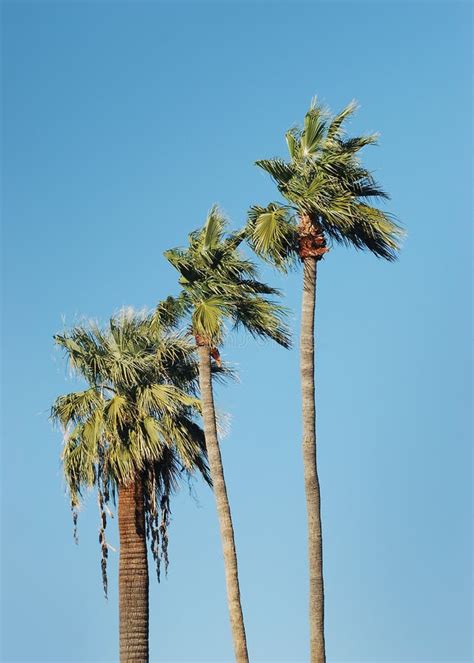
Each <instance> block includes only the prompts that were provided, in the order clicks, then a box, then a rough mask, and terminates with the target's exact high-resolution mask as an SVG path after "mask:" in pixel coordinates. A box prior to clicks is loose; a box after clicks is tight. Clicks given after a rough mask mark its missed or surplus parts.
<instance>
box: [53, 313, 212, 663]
mask: <svg viewBox="0 0 474 663" xmlns="http://www.w3.org/2000/svg"><path fill="white" fill-rule="evenodd" d="M175 323H176V316H175V315H174V313H173V312H172V311H171V310H170V308H169V306H168V304H167V303H166V302H165V303H163V304H161V305H159V306H158V307H157V310H156V312H155V314H154V315H153V316H143V315H134V314H132V313H130V312H128V313H127V312H123V313H122V314H120V315H119V316H116V317H113V318H112V319H111V320H110V323H109V326H108V327H107V328H106V329H105V330H101V329H99V327H98V326H97V325H95V324H86V325H79V326H76V327H74V328H73V329H72V331H70V332H69V333H65V334H61V335H57V336H56V337H55V341H56V343H57V344H58V345H59V346H61V347H62V348H64V349H65V351H66V355H67V357H68V358H69V361H70V365H71V368H72V369H73V371H74V372H75V373H76V374H78V375H79V376H80V377H81V378H82V379H84V380H85V381H86V383H87V388H86V389H84V390H82V391H76V392H73V393H69V394H66V395H63V396H60V397H59V398H58V399H57V400H56V402H55V403H54V405H53V407H52V417H53V419H54V420H56V421H57V422H59V423H60V424H61V426H62V428H63V430H64V440H65V442H64V449H63V454H62V461H63V468H64V475H65V478H66V482H67V486H68V490H69V494H70V499H71V509H72V511H73V521H74V534H75V537H76V541H77V529H76V525H77V512H78V508H79V506H80V503H81V497H82V493H83V491H84V489H88V488H92V487H95V488H96V489H97V491H98V502H99V509H100V522H101V527H100V535H99V542H100V546H101V549H102V562H101V565H102V579H103V585H104V591H105V594H106V595H107V557H108V544H107V541H106V538H105V529H106V525H107V514H108V513H109V514H110V511H109V506H108V505H109V501H110V499H113V501H114V502H115V495H116V493H118V524H119V538H120V562H119V607H120V660H121V662H122V663H128V662H130V661H134V662H135V663H137V662H138V663H145V662H147V661H148V657H149V651H148V649H149V647H148V563H147V546H146V539H147V537H148V539H149V541H150V547H151V551H152V554H153V557H154V560H155V562H156V566H157V574H158V580H159V575H160V562H161V560H163V561H164V564H165V568H167V565H168V553H167V543H168V535H167V526H168V522H169V514H170V505H169V500H170V495H171V493H172V491H173V489H174V488H175V487H176V486H177V484H178V482H179V481H180V479H181V478H182V476H183V473H184V475H185V476H189V475H190V474H191V473H192V472H193V471H194V470H196V469H197V470H199V472H200V473H201V474H202V475H203V477H204V478H205V479H206V481H208V482H210V479H209V475H208V467H207V461H206V452H205V441H204V433H203V431H202V430H201V428H200V427H199V425H198V424H197V423H196V420H195V417H196V414H198V413H199V412H200V405H199V400H198V399H197V397H196V395H195V392H196V387H197V375H198V371H197V364H196V361H195V358H194V351H195V349H194V345H191V343H190V341H189V340H188V339H187V338H185V337H184V336H182V335H181V336H180V335H178V334H176V333H173V332H172V331H171V330H172V327H173V326H174V325H175Z"/></svg>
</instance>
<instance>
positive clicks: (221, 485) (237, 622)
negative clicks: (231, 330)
mask: <svg viewBox="0 0 474 663" xmlns="http://www.w3.org/2000/svg"><path fill="white" fill-rule="evenodd" d="M198 351H199V386H200V389H201V400H202V413H203V420H204V434H205V437H206V448H207V455H208V459H209V468H210V471H211V478H212V483H213V486H214V495H215V498H216V504H217V515H218V518H219V526H220V531H221V540H222V549H223V553H224V566H225V578H226V586H227V600H228V603H229V613H230V624H231V628H232V637H233V640H234V652H235V660H236V661H237V663H248V660H249V657H248V652H247V640H246V636H245V626H244V616H243V613H242V606H241V603H240V588H239V575H238V569H237V552H236V549H235V541H234V528H233V526H232V516H231V513H230V506H229V500H228V497H227V488H226V485H225V478H224V468H223V466H222V458H221V452H220V448H219V441H218V439H217V428H216V413H215V409H214V395H213V390H212V381H211V356H210V348H209V347H208V346H207V345H201V344H198Z"/></svg>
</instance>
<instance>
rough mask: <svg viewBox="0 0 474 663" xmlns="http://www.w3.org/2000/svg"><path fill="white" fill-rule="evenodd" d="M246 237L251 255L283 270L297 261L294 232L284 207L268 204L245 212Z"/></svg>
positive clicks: (292, 223)
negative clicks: (254, 254)
mask: <svg viewBox="0 0 474 663" xmlns="http://www.w3.org/2000/svg"><path fill="white" fill-rule="evenodd" d="M247 236H248V241H249V243H250V246H251V247H252V249H253V250H254V251H255V253H256V254H257V255H258V256H260V257H261V258H263V259H264V260H267V261H269V262H271V263H273V264H274V265H275V266H276V267H277V268H278V269H280V270H282V271H284V272H285V271H287V270H288V269H289V268H291V267H292V266H293V265H294V263H295V262H296V259H297V248H298V231H297V226H296V224H295V223H294V220H293V218H292V216H291V214H290V212H289V210H288V208H287V207H282V206H280V205H278V204H277V203H270V204H269V205H268V206H267V207H259V206H257V205H255V206H253V207H251V208H250V210H249V211H248V222H247Z"/></svg>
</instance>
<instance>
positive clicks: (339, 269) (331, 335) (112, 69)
mask: <svg viewBox="0 0 474 663" xmlns="http://www.w3.org/2000/svg"><path fill="white" fill-rule="evenodd" d="M2 15H3V17H2V25H3V49H4V51H3V97H2V105H3V123H4V124H3V149H4V157H3V193H4V200H3V213H4V214H3V216H4V218H3V223H4V227H3V278H4V281H3V316H4V318H3V326H4V335H3V406H2V410H3V436H2V444H3V449H2V600H3V613H2V652H3V653H2V656H3V659H2V660H3V661H5V662H6V661H12V662H13V661H30V662H39V661H42V662H49V661H51V662H52V661H58V662H65V663H66V662H69V661H115V660H117V657H118V646H117V590H116V580H117V555H114V554H112V555H111V560H110V567H109V568H110V586H111V589H110V599H109V601H108V603H106V602H105V601H104V599H103V598H102V590H101V582H100V564H99V547H98V542H97V528H98V519H97V507H96V503H95V499H94V498H93V497H91V498H90V499H89V501H88V502H87V505H86V507H85V509H84V511H83V513H81V516H80V521H79V527H80V529H79V535H80V545H79V547H75V546H74V544H73V541H72V536H71V524H70V514H69V509H68V502H67V498H66V496H65V493H64V485H63V483H62V479H61V470H60V463H59V454H60V448H61V435H60V433H59V432H57V431H54V430H52V427H51V425H50V423H49V421H48V408H49V406H50V404H51V402H52V401H53V399H54V398H55V397H56V396H57V395H58V394H60V393H62V392H65V391H66V390H72V389H73V388H74V384H75V383H74V382H73V381H72V380H71V379H70V378H69V377H68V374H67V371H66V369H65V366H64V361H63V359H62V356H61V354H60V353H57V352H55V351H54V349H53V344H52V335H53V334H54V333H55V332H56V331H58V330H60V329H62V328H63V318H64V319H65V321H66V324H72V323H73V322H74V321H75V320H77V319H78V317H80V316H81V315H87V316H91V317H95V318H99V319H101V320H105V319H106V318H107V316H108V315H109V314H110V313H111V312H113V311H116V310H117V309H119V308H120V307H121V306H122V305H133V306H135V307H144V306H146V307H150V306H152V305H153V304H154V303H155V302H156V300H157V299H158V298H161V297H163V296H165V295H167V294H168V293H170V292H171V293H172V292H176V281H175V274H174V273H173V271H172V269H171V268H170V267H169V266H168V265H167V264H166V263H165V262H164V259H163V258H162V252H163V250H164V249H166V248H168V247H170V246H175V245H178V244H180V243H184V242H185V240H186V235H187V233H188V232H189V231H190V230H191V229H193V228H195V227H196V226H198V225H200V224H201V223H202V222H203V220H204V218H205V215H206V211H207V210H208V208H209V207H210V205H211V204H212V203H213V202H214V201H217V202H219V203H220V204H221V205H222V207H223V208H224V210H225V211H226V212H227V213H228V214H229V215H230V217H231V218H232V220H233V224H234V225H235V226H237V225H239V224H241V223H242V222H243V220H244V218H245V212H246V209H247V207H248V205H249V204H251V203H255V202H261V203H264V202H267V201H268V200H269V199H273V198H275V197H276V193H275V189H274V187H273V185H272V183H271V181H270V180H269V179H268V178H267V177H266V176H265V174H264V173H263V172H260V171H259V170H258V169H257V168H255V167H254V166H253V165H252V163H253V161H254V160H255V159H257V158H263V157H266V156H274V155H284V154H285V149H286V148H285V144H284V140H283V134H284V131H285V130H286V129H287V128H288V127H289V126H291V125H292V124H293V123H295V122H298V121H301V120H302V117H303V115H304V112H305V110H306V108H307V106H308V104H309V101H310V98H311V97H312V96H313V95H314V94H318V95H319V97H320V98H321V99H322V100H324V101H326V102H327V103H328V104H329V105H330V106H331V108H332V109H333V110H338V109H339V108H340V107H341V106H342V105H344V104H345V103H346V102H348V101H349V100H350V99H352V98H353V97H355V98H357V99H358V100H359V102H360V103H361V109H360V111H359V112H358V114H357V116H356V117H355V118H354V120H353V121H352V122H351V124H350V130H351V132H359V131H372V130H378V131H380V132H381V140H380V147H378V148H373V149H372V150H369V151H368V152H367V153H366V163H367V164H369V165H370V167H371V168H373V169H374V170H375V171H376V174H377V177H378V178H379V179H380V180H381V181H382V182H383V183H384V185H385V186H386V188H387V189H388V190H389V191H390V192H391V194H392V199H393V200H392V202H391V203H390V210H391V211H393V212H395V213H396V214H397V216H398V217H399V218H400V219H401V220H402V221H403V222H404V224H405V225H406V226H407V228H408V233H409V235H408V238H407V240H406V243H405V248H404V250H403V253H402V256H401V259H400V261H399V262H398V263H397V264H394V265H390V264H385V263H383V262H380V261H377V260H376V259H375V258H374V257H372V256H370V255H362V254H358V253H355V252H353V251H349V250H346V249H343V248H338V247H336V248H335V249H334V250H333V251H331V253H330V254H329V256H328V257H327V259H326V260H324V262H323V263H322V264H321V267H320V271H319V274H320V277H319V297H318V310H317V330H318V331H317V334H318V366H317V401H318V412H319V418H318V433H319V441H320V451H319V459H320V473H321V483H322V491H323V519H324V536H325V573H326V590H327V647H328V660H329V661H330V662H336V661H337V662H343V661H359V662H369V661H370V662H388V661H391V662H395V661H396V662H401V661H403V662H405V663H408V662H412V663H413V662H418V661H425V662H435V661H444V662H446V663H452V662H455V661H457V662H460V661H468V660H471V642H470V626H471V619H470V597H471V589H472V588H471V575H470V563H471V551H470V546H471V492H470V486H471V480H470V472H471V462H470V448H469V444H470V441H469V407H470V402H471V392H470V380H469V375H470V365H469V364H470V306H471V300H470V285H469V284H470V239H471V212H472V205H471V197H470V196H471V194H470V192H471V189H472V168H471V166H472V161H471V154H472V135H471V133H470V131H471V129H470V128H471V120H472V107H471V98H470V87H471V81H470V75H469V68H470V53H471V47H472V35H471V25H472V24H471V19H472V12H471V11H470V9H469V6H468V4H467V3H466V4H458V3H455V2H450V3H436V2H432V3H428V2H427V3H420V4H410V3H398V4H385V3H379V4H376V3H363V2H360V3H349V4H342V3H338V2H337V3H333V4H323V3H318V4H316V3H314V4H297V3H291V4H290V3H280V4H271V3H255V4H251V3H240V4H235V3H222V4H217V3H214V4H203V3H190V4H185V3H176V4H174V5H172V4H164V3H163V4H162V3H139V2H137V3H134V4H131V3H130V4H125V3H124V4H119V3H113V2H90V3H86V2H84V3H67V2H61V3H57V4H52V3H51V4H50V3H46V2H37V3H28V2H20V1H19V2H7V3H4V4H3V8H2ZM265 275H266V277H267V278H269V279H271V280H272V281H273V282H274V283H276V284H279V285H281V286H282V287H284V288H285V289H286V292H287V297H286V303H287V304H288V305H289V306H290V307H291V308H292V309H293V310H294V311H295V313H294V315H293V317H292V327H293V328H294V330H295V332H296V330H297V329H298V320H299V303H300V295H299V293H300V281H301V275H300V274H299V273H295V274H293V275H291V276H290V277H289V278H288V279H286V280H285V279H283V278H281V277H279V276H277V275H275V274H274V273H272V272H271V271H269V270H265ZM295 345H297V342H296V344H295ZM224 356H225V359H226V360H229V361H231V362H233V363H235V364H236V365H237V366H238V368H239V371H240V375H241V382H240V384H235V385H231V386H229V387H228V388H225V389H219V391H218V404H219V408H220V409H221V410H223V411H226V412H228V413H230V414H231V416H232V422H231V431H230V434H229V435H228V436H227V437H226V439H225V440H224V441H223V453H224V461H225V467H226V472H227V479H228V485H229V492H230V498H231V501H232V506H233V513H234V517H235V527H236V535H237V544H238V552H239V560H240V569H241V586H242V594H243V601H244V608H245V615H246V621H247V630H248V640H249V644H250V652H251V656H252V660H253V661H262V662H263V661H266V662H272V661H285V662H292V663H296V662H303V661H307V660H308V624H307V611H306V603H307V586H306V548H305V545H306V542H305V512H304V496H303V484H302V467H301V459H300V449H299V444H300V411H299V385H298V365H297V348H296V347H295V349H294V350H293V351H292V352H284V351H282V350H279V349H276V348H273V347H270V346H262V345H257V344H255V343H253V342H250V341H248V340H246V339H245V338H244V337H238V338H235V337H232V338H231V339H229V345H228V347H227V349H226V350H225V352H224ZM195 493H196V497H197V501H198V504H196V502H195V501H193V500H192V499H190V497H189V495H188V491H187V489H186V488H183V490H182V491H181V493H180V494H179V495H178V496H177V498H176V499H175V501H174V507H173V516H174V517H173V524H172V529H171V534H170V535H171V543H170V552H171V566H170V571H169V577H168V579H167V580H166V581H164V582H162V584H161V585H160V586H158V585H157V584H156V582H154V581H152V584H151V592H152V593H151V652H152V660H154V661H170V662H171V661H175V662H178V661H179V662H182V663H184V662H189V663H197V662H202V663H205V662H217V661H230V660H231V659H232V647H231V641H230V633H229V627H228V618H227V608H226V600H225V590H224V581H223V565H222V560H221V552H220V543H219V538H218V531H217V523H216V517H215V512H214V505H213V499H212V495H211V494H210V492H209V491H208V490H206V489H204V488H203V487H202V486H201V485H200V484H199V483H197V484H196V486H195ZM109 537H110V538H111V541H112V542H115V543H116V541H117V536H116V531H115V528H114V527H112V528H111V531H110V532H109Z"/></svg>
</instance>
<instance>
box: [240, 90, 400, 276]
mask: <svg viewBox="0 0 474 663" xmlns="http://www.w3.org/2000/svg"><path fill="white" fill-rule="evenodd" d="M355 110H356V104H355V102H351V103H350V104H349V105H348V106H346V107H345V108H344V109H343V110H342V111H341V112H340V113H339V114H337V115H335V116H331V115H330V113H329V112H328V111H327V110H326V109H325V108H324V107H323V106H322V105H320V104H319V105H318V104H317V103H316V102H313V103H312V105H311V107H310V109H309V110H308V112H307V113H306V116H305V118H304V126H303V128H298V127H294V128H292V129H290V130H289V131H287V133H286V142H287V146H288V151H289V155H290V160H289V161H284V160H282V159H278V158H275V159H268V160H261V161H257V162H256V164H257V166H259V167H260V168H262V169H263V170H265V171H266V172H267V173H269V174H270V175H271V177H272V178H273V180H274V181H275V183H276V185H277V188H278V191H279V192H280V193H281V194H282V196H283V197H284V198H285V199H286V201H287V202H286V203H284V204H280V203H275V202H273V203H270V204H269V205H268V206H267V207H259V206H254V207H252V208H251V209H250V211H249V218H248V226H247V231H248V236H249V240H250V243H251V245H252V248H253V249H254V250H255V252H256V253H257V254H258V255H260V256H261V257H263V258H265V259H267V260H269V261H271V262H273V263H274V264H275V265H276V266H277V267H279V268H280V269H282V270H286V269H288V267H289V266H291V265H292V264H293V263H294V262H295V260H296V259H297V257H298V256H299V257H301V258H305V257H307V256H309V255H313V256H314V257H317V258H320V257H321V256H322V255H323V254H324V253H325V252H326V251H327V250H328V248H327V246H326V239H325V236H327V237H329V238H330V239H332V240H335V241H336V242H340V243H343V244H349V245H352V246H354V247H355V248H357V249H368V250H369V251H372V253H374V254H375V255H376V256H378V257H381V258H386V259H387V260H393V259H395V257H396V254H397V251H398V249H399V240H400V237H401V236H402V234H403V233H402V231H401V228H400V227H399V226H398V225H397V224H396V223H395V221H394V220H393V218H392V217H391V215H389V214H387V213H386V212H384V211H383V210H381V209H380V208H379V207H376V206H374V205H373V204H372V200H374V199H383V198H388V195H387V194H386V193H385V191H384V190H383V189H382V188H381V187H380V186H379V185H378V184H377V182H376V181H375V179H374V177H373V175H372V174H371V173H370V171H368V170H367V169H366V168H365V167H364V166H363V165H362V164H361V162H360V159H359V152H360V150H361V149H362V148H363V147H365V146H366V145H374V144H375V143H376V141H377V135H375V134H371V135H367V136H357V137H354V138H347V137H346V136H345V135H344V123H345V121H346V120H347V118H349V117H350V116H351V115H352V114H353V113H354V111H355ZM298 222H299V225H298Z"/></svg>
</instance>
